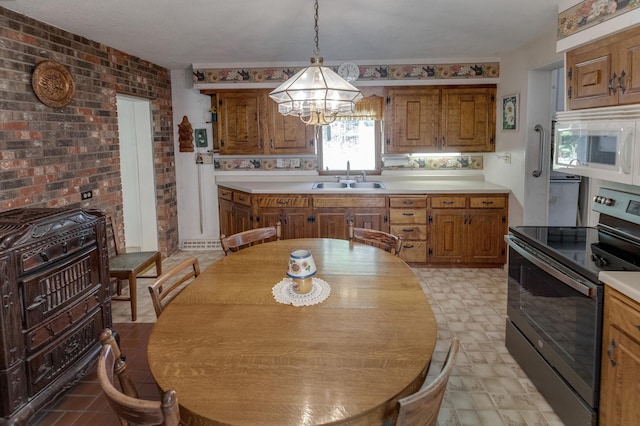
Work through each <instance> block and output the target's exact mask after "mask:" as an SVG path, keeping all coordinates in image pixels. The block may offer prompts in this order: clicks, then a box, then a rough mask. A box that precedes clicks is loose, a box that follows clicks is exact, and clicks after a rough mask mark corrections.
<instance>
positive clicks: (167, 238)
mask: <svg viewBox="0 0 640 426" xmlns="http://www.w3.org/2000/svg"><path fill="white" fill-rule="evenodd" d="M43 60H53V61H57V62H59V63H61V64H63V65H64V66H66V67H67V68H68V69H69V71H70V72H71V74H72V76H73V79H74V82H75V85H76V93H75V97H74V99H73V100H72V101H71V103H70V104H69V105H67V106H65V107H62V108H52V107H48V106H46V105H44V104H43V103H41V102H40V101H39V100H38V98H37V97H36V95H35V93H34V91H33V89H32V87H31V75H32V73H33V70H34V68H35V66H36V65H37V64H38V63H39V62H41V61H43ZM0 94H1V95H0V211H5V210H9V209H13V208H18V207H29V206H34V207H35V206H37V207H63V206H65V207H91V208H98V209H101V210H104V211H106V212H108V213H111V214H113V215H114V216H115V217H116V218H117V219H121V218H122V183H121V180H120V157H119V155H120V153H119V145H118V143H119V142H118V122H117V112H116V95H117V94H126V95H131V96H136V97H139V98H146V99H149V100H150V101H151V105H152V118H153V155H154V163H155V177H156V200H157V201H156V204H157V209H158V228H159V229H158V235H159V244H160V250H161V251H162V253H163V254H164V255H165V256H166V255H169V254H171V253H173V252H174V251H175V250H176V249H177V247H178V219H177V200H176V181H175V178H176V175H175V161H174V143H173V116H172V107H171V79H170V73H169V70H167V69H165V68H162V67H160V66H157V65H154V64H152V63H149V62H147V61H144V60H142V59H140V58H136V57H133V56H130V55H128V54H126V53H124V52H121V51H118V50H115V49H113V48H110V47H108V46H105V45H102V44H100V43H96V42H93V41H91V40H87V39H85V38H83V37H80V36H78V35H75V34H71V33H69V32H66V31H63V30H60V29H59V28H56V27H52V26H50V25H47V24H44V23H42V22H39V21H36V20H33V19H31V18H28V17H25V16H23V15H20V14H17V13H14V12H12V11H9V10H7V9H4V8H2V7H0ZM88 190H91V191H93V198H92V199H89V200H86V201H81V200H80V192H83V191H88ZM118 222H119V223H120V224H121V223H122V220H119V221H118ZM122 232H123V231H122V229H120V230H119V232H118V233H119V235H120V238H122Z"/></svg>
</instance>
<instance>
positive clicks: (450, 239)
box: [428, 209, 466, 263]
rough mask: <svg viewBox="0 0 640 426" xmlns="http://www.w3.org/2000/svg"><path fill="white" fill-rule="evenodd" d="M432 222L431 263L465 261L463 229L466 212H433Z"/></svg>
mask: <svg viewBox="0 0 640 426" xmlns="http://www.w3.org/2000/svg"><path fill="white" fill-rule="evenodd" d="M431 214H432V216H431V222H430V225H431V226H430V229H431V231H430V237H431V244H430V245H431V250H430V255H429V259H428V261H429V262H437V263H460V262H463V261H464V255H465V250H464V237H463V227H464V222H465V218H466V214H465V210H458V209H451V210H446V209H444V210H433V211H432V213H431Z"/></svg>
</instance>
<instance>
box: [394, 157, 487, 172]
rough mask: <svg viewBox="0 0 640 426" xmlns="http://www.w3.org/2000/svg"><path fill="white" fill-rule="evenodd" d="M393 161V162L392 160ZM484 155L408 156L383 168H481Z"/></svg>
mask: <svg viewBox="0 0 640 426" xmlns="http://www.w3.org/2000/svg"><path fill="white" fill-rule="evenodd" d="M394 163H395V162H394ZM483 168H484V157H483V156H481V155H455V156H451V157H447V156H442V157H433V156H428V157H409V158H407V160H406V163H405V164H401V165H397V163H396V164H394V165H393V166H389V165H386V166H385V167H384V169H385V170H404V169H421V170H482V169H483Z"/></svg>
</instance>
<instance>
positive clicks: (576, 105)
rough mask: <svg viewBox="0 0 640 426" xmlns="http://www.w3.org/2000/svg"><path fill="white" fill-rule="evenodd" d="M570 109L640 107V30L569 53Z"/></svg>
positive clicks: (568, 98)
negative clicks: (616, 106)
mask: <svg viewBox="0 0 640 426" xmlns="http://www.w3.org/2000/svg"><path fill="white" fill-rule="evenodd" d="M566 74H567V106H568V108H569V109H582V108H595V107H603V106H612V105H625V104H634V103H640V27H638V28H633V29H631V30H627V31H624V32H622V33H619V34H615V35H613V36H611V37H607V38H605V39H602V40H599V41H596V42H593V43H590V44H587V45H585V46H581V47H578V48H576V49H573V50H571V51H568V52H567V57H566Z"/></svg>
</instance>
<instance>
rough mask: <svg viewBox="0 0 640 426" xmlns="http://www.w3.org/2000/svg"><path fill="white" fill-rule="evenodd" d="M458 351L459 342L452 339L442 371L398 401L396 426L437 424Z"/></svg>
mask: <svg viewBox="0 0 640 426" xmlns="http://www.w3.org/2000/svg"><path fill="white" fill-rule="evenodd" d="M459 349H460V341H459V340H458V338H456V337H454V338H453V340H452V341H451V345H450V346H449V351H448V352H447V356H446V358H445V361H444V364H443V365H442V369H441V370H440V373H438V375H437V376H436V378H435V379H433V381H431V382H430V383H427V380H426V379H425V382H424V384H423V385H422V387H421V388H420V390H418V391H417V392H416V393H414V394H411V395H409V396H406V397H404V398H402V399H400V400H399V401H398V404H397V410H398V418H397V420H396V423H395V424H396V426H434V425H436V424H437V422H438V413H439V411H440V406H441V405H442V398H443V397H444V391H445V390H446V388H447V383H448V382H449V376H450V375H451V371H452V370H453V366H454V364H455V362H456V356H457V355H458V350H459Z"/></svg>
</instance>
